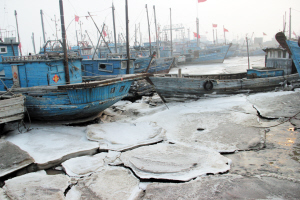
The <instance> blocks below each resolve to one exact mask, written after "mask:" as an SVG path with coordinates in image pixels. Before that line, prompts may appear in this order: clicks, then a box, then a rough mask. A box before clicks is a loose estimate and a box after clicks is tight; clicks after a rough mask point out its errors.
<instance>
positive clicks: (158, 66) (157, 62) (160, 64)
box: [134, 57, 173, 74]
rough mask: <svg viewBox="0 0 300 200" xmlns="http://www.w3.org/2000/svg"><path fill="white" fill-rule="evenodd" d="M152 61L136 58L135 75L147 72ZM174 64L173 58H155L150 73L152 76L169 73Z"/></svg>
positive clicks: (147, 58) (146, 58) (148, 58)
mask: <svg viewBox="0 0 300 200" xmlns="http://www.w3.org/2000/svg"><path fill="white" fill-rule="evenodd" d="M150 60H151V58H150V57H143V58H136V60H135V63H134V65H135V68H134V73H143V72H145V71H146V69H147V67H148V65H149V63H150ZM172 62H173V59H172V58H155V59H154V60H153V61H152V63H151V66H150V67H149V69H148V73H151V74H156V73H169V71H170V69H171V65H172Z"/></svg>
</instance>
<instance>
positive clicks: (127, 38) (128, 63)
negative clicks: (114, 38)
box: [125, 0, 130, 74]
mask: <svg viewBox="0 0 300 200" xmlns="http://www.w3.org/2000/svg"><path fill="white" fill-rule="evenodd" d="M125 8H126V51H127V69H126V74H129V69H130V51H129V20H128V0H126V6H125Z"/></svg>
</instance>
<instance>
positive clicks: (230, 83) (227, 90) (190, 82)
mask: <svg viewBox="0 0 300 200" xmlns="http://www.w3.org/2000/svg"><path fill="white" fill-rule="evenodd" d="M216 76H220V75H204V76H198V77H197V75H194V76H192V75H191V76H184V77H183V78H178V77H165V76H164V77H163V76H153V77H150V79H151V81H152V82H153V83H154V85H155V88H156V90H157V92H159V93H160V94H161V95H162V96H163V97H165V98H201V97H203V96H205V95H207V94H238V93H253V92H265V91H271V90H274V89H275V88H276V87H281V86H282V83H283V82H284V81H288V82H294V83H295V84H294V86H298V85H299V83H300V81H299V75H298V74H292V75H287V76H280V77H269V78H256V79H246V78H237V79H230V77H228V79H215V78H216ZM224 76H226V75H224ZM227 76H233V75H230V74H228V75H227ZM240 76H246V73H244V74H243V73H241V74H235V77H240ZM213 77H215V78H213ZM297 84H298V85H297Z"/></svg>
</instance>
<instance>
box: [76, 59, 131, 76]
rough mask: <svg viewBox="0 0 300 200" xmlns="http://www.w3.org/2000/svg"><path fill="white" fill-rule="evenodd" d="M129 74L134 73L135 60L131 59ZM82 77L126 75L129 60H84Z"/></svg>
mask: <svg viewBox="0 0 300 200" xmlns="http://www.w3.org/2000/svg"><path fill="white" fill-rule="evenodd" d="M129 65H130V66H129V74H133V73H134V59H130V64H129ZM81 67H82V76H84V78H85V77H92V76H94V77H99V76H100V77H101V76H116V75H122V74H126V72H127V59H125V58H104V59H83V60H82V66H81Z"/></svg>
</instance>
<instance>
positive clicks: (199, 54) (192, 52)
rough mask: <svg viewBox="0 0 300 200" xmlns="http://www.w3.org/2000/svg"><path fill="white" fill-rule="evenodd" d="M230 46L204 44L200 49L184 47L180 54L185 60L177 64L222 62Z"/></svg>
mask: <svg viewBox="0 0 300 200" xmlns="http://www.w3.org/2000/svg"><path fill="white" fill-rule="evenodd" d="M230 47H231V44H226V45H211V46H205V47H203V48H202V49H199V48H198V47H193V48H190V47H186V48H185V49H182V51H181V54H180V55H181V56H184V57H185V62H178V65H180V64H211V63H223V62H224V60H225V57H226V55H227V53H228V50H229V48H230Z"/></svg>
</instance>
